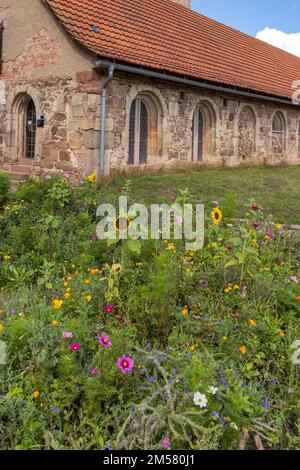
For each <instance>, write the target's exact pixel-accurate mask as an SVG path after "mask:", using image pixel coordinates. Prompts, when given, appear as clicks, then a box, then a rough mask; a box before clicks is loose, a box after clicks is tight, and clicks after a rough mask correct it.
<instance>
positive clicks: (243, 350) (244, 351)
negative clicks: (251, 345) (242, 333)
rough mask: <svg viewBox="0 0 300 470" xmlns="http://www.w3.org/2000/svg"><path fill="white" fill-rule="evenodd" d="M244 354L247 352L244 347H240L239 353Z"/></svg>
mask: <svg viewBox="0 0 300 470" xmlns="http://www.w3.org/2000/svg"><path fill="white" fill-rule="evenodd" d="M246 352H247V349H246V346H242V347H241V348H240V353H242V354H246Z"/></svg>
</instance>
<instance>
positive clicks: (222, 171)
mask: <svg viewBox="0 0 300 470" xmlns="http://www.w3.org/2000/svg"><path fill="white" fill-rule="evenodd" d="M131 180H132V192H133V198H134V199H135V200H136V201H137V202H141V203H145V202H146V203H151V202H156V203H158V202H160V203H162V202H165V201H166V198H168V197H169V196H171V195H172V194H174V193H175V192H176V190H177V189H185V188H189V190H190V192H191V193H192V195H193V199H194V201H195V202H196V201H197V202H199V201H201V202H203V203H205V204H207V205H209V207H211V201H213V200H216V199H217V200H219V201H220V202H221V203H222V202H224V200H225V199H226V197H227V196H228V195H229V194H234V195H235V197H236V202H237V203H238V205H242V204H243V203H244V202H245V201H246V200H249V199H253V200H255V202H257V203H258V204H260V205H262V206H263V207H264V209H265V211H266V213H269V212H270V213H272V214H273V215H274V217H275V218H276V219H277V220H276V221H278V222H281V223H290V224H298V223H300V205H299V199H300V165H299V166H289V167H282V168H270V167H261V168H255V167H251V168H244V169H230V168H219V169H199V168H197V169H192V170H191V169H189V170H185V171H184V170H183V171H181V172H179V171H178V172H175V173H174V172H173V173H172V174H170V173H167V172H166V173H165V172H163V174H159V175H158V174H153V175H146V176H143V175H137V176H134V177H132V178H131ZM119 183H120V181H119V182H118V184H119ZM242 213H243V208H241V214H242Z"/></svg>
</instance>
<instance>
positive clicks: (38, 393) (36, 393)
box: [32, 390, 41, 398]
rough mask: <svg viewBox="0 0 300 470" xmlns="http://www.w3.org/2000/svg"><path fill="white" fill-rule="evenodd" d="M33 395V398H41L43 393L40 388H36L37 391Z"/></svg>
mask: <svg viewBox="0 0 300 470" xmlns="http://www.w3.org/2000/svg"><path fill="white" fill-rule="evenodd" d="M32 396H33V398H39V397H40V396H41V394H40V392H39V391H38V390H36V391H35V392H33V394H32Z"/></svg>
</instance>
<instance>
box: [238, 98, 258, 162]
mask: <svg viewBox="0 0 300 470" xmlns="http://www.w3.org/2000/svg"><path fill="white" fill-rule="evenodd" d="M255 141H256V120H255V115H254V112H253V110H252V109H251V108H250V106H245V107H244V108H243V109H242V111H241V112H240V115H239V121H238V155H239V157H240V158H242V159H243V160H246V159H249V158H251V157H252V156H253V153H254V152H255V143H256V142H255Z"/></svg>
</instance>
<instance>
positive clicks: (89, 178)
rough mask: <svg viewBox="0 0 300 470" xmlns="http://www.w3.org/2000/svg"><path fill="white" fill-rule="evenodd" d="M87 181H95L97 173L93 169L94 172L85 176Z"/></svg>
mask: <svg viewBox="0 0 300 470" xmlns="http://www.w3.org/2000/svg"><path fill="white" fill-rule="evenodd" d="M87 181H88V182H89V183H96V181H97V173H96V172H95V171H94V173H92V174H91V175H89V176H88V177H87Z"/></svg>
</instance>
